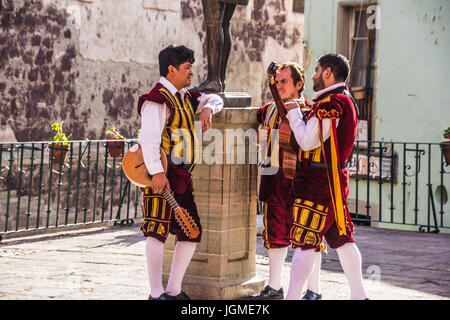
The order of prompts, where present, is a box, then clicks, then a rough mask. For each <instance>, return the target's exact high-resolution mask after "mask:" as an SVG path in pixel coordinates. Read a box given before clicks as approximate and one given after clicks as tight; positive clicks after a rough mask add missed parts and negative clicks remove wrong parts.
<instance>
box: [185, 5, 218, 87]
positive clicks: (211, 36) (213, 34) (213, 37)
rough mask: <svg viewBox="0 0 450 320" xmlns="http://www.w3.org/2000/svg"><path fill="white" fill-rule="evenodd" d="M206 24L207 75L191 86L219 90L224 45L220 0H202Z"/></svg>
mask: <svg viewBox="0 0 450 320" xmlns="http://www.w3.org/2000/svg"><path fill="white" fill-rule="evenodd" d="M202 5H203V13H204V15H205V25H206V50H207V54H208V76H207V78H206V80H205V81H203V82H202V83H201V84H200V85H198V86H197V87H195V88H193V89H194V90H198V91H205V92H221V91H222V83H221V81H220V66H221V55H222V50H223V45H224V35H223V29H222V22H223V17H224V16H223V14H224V7H225V5H224V4H223V3H221V2H220V1H211V0H202Z"/></svg>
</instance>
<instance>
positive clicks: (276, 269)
mask: <svg viewBox="0 0 450 320" xmlns="http://www.w3.org/2000/svg"><path fill="white" fill-rule="evenodd" d="M287 251H288V247H284V248H273V249H269V250H268V252H269V287H271V288H272V289H275V290H279V289H280V288H281V274H282V271H283V264H284V260H285V259H286V255H287Z"/></svg>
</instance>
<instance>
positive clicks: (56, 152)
mask: <svg viewBox="0 0 450 320" xmlns="http://www.w3.org/2000/svg"><path fill="white" fill-rule="evenodd" d="M63 123H64V121H61V122H55V123H53V124H52V130H53V131H56V134H55V136H54V137H53V141H54V143H49V148H50V158H51V159H52V162H53V163H55V164H59V165H62V164H63V163H64V161H65V159H66V154H67V151H68V150H69V144H68V143H67V141H69V138H68V137H67V136H66V134H65V133H64V132H63V129H62V126H63Z"/></svg>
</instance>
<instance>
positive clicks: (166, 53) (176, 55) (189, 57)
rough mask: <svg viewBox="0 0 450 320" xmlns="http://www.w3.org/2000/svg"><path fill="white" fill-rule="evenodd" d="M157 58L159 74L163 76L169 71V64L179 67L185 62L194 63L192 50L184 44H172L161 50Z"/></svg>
mask: <svg viewBox="0 0 450 320" xmlns="http://www.w3.org/2000/svg"><path fill="white" fill-rule="evenodd" d="M158 60H159V74H160V75H161V76H163V77H165V76H167V74H168V73H169V66H171V65H172V66H174V67H175V68H177V69H178V68H179V67H180V64H183V63H185V62H190V63H191V64H192V63H194V61H195V59H194V51H192V50H191V49H188V48H186V47H185V46H178V47H174V46H172V45H170V46H168V47H167V48H165V49H163V50H161V52H160V53H159V56H158Z"/></svg>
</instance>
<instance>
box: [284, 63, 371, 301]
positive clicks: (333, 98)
mask: <svg viewBox="0 0 450 320" xmlns="http://www.w3.org/2000/svg"><path fill="white" fill-rule="evenodd" d="M349 69H350V68H349V63H348V60H347V59H346V58H345V57H343V56H342V55H339V54H327V55H324V56H322V57H320V58H319V60H318V64H317V66H316V73H315V75H314V76H313V77H312V80H313V82H314V87H313V90H314V91H315V94H314V95H313V101H314V106H313V108H312V110H311V112H310V113H309V114H308V116H307V117H303V116H302V114H301V113H300V112H299V111H298V110H296V108H295V107H293V106H289V105H287V106H286V109H288V114H287V118H288V120H289V124H290V127H291V129H292V131H293V133H294V135H295V138H296V140H297V142H298V144H299V146H300V148H301V149H300V152H299V155H298V165H297V173H296V175H295V177H294V179H293V191H294V197H295V200H294V212H293V223H292V227H291V231H290V240H291V243H292V244H293V246H294V248H295V253H294V256H293V259H292V264H291V278H290V284H289V290H288V293H287V295H286V299H290V300H295V299H299V298H300V290H301V288H302V287H303V285H304V283H305V281H306V280H307V278H308V276H309V275H310V274H311V272H312V270H313V266H314V248H316V246H317V245H320V244H321V243H322V240H323V237H325V239H326V241H327V243H328V245H329V246H330V247H331V248H333V249H336V250H337V253H338V256H339V261H340V263H341V265H342V268H343V270H344V273H345V275H346V277H347V279H348V282H349V286H350V291H351V299H367V294H366V292H365V289H364V285H363V280H362V269H361V268H362V267H361V255H360V252H359V250H358V248H357V246H356V244H355V239H354V238H353V236H352V233H353V231H354V229H353V224H352V222H351V218H350V214H349V211H348V208H347V203H346V199H347V196H348V194H349V189H348V180H349V176H348V170H347V169H345V163H346V162H347V161H349V160H350V159H349V157H350V154H351V151H352V148H353V145H354V142H355V139H356V132H357V126H358V118H357V110H356V106H355V104H354V101H353V98H352V97H351V95H350V94H349V93H348V88H347V86H346V85H345V81H346V79H347V77H348V74H349Z"/></svg>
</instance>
